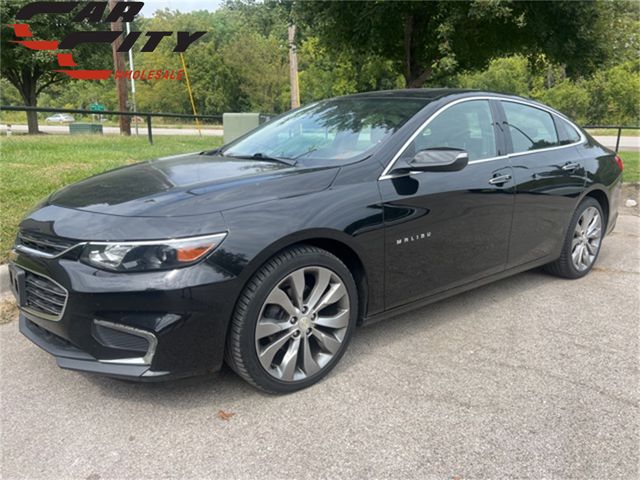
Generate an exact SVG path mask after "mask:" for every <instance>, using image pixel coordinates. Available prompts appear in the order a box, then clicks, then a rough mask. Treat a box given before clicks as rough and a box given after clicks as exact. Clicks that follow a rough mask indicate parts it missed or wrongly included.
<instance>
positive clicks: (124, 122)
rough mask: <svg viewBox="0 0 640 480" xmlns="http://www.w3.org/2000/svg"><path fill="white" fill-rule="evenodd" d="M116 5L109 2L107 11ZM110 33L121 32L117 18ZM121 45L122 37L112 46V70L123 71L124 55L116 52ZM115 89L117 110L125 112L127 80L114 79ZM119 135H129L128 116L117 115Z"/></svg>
mask: <svg viewBox="0 0 640 480" xmlns="http://www.w3.org/2000/svg"><path fill="white" fill-rule="evenodd" d="M117 3H118V0H109V10H113V8H114V7H115V6H116V4H117ZM111 31H114V32H115V31H117V32H122V19H121V18H118V20H116V21H115V22H111ZM121 44H122V36H119V37H118V38H117V39H116V40H115V41H114V42H113V43H112V44H111V48H112V50H113V68H114V69H115V70H116V71H124V70H125V63H124V53H121V52H118V48H119V47H120V45H121ZM116 88H117V90H118V110H119V111H121V112H126V111H128V110H129V109H128V108H127V80H126V79H125V78H123V77H120V78H118V77H116ZM118 120H119V124H120V134H121V135H131V117H130V116H128V115H118Z"/></svg>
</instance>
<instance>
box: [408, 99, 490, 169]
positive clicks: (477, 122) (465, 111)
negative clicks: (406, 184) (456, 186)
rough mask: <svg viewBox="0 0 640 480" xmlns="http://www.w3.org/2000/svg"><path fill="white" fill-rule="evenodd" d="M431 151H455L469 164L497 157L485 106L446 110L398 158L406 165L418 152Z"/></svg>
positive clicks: (469, 104)
mask: <svg viewBox="0 0 640 480" xmlns="http://www.w3.org/2000/svg"><path fill="white" fill-rule="evenodd" d="M433 148H459V149H461V150H464V151H466V152H467V153H468V154H469V160H480V159H483V158H490V157H495V156H497V150H496V137H495V133H494V128H493V119H492V116H491V107H490V106H489V102H488V101H487V100H469V101H467V102H462V103H458V104H456V105H453V106H452V107H449V108H447V109H446V110H444V111H443V112H441V113H440V114H439V115H438V116H437V117H435V118H434V119H433V120H431V121H430V122H429V123H428V124H427V126H426V127H424V128H423V129H422V131H421V132H420V133H419V134H418V136H417V137H416V138H415V139H414V140H413V142H411V144H410V145H409V146H408V147H407V149H406V150H405V151H404V152H403V154H402V157H401V158H402V159H404V160H406V161H409V160H411V158H413V156H414V155H415V154H416V153H418V152H419V151H420V150H425V149H433Z"/></svg>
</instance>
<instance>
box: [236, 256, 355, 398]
mask: <svg viewBox="0 0 640 480" xmlns="http://www.w3.org/2000/svg"><path fill="white" fill-rule="evenodd" d="M356 292H357V290H356V285H355V282H354V280H353V277H352V275H351V273H350V272H349V270H348V269H347V267H346V266H345V265H344V264H343V263H342V262H341V261H340V260H339V259H338V258H337V257H335V256H334V255H332V254H331V253H329V252H327V251H325V250H321V249H319V248H316V247H312V246H306V245H301V246H296V247H292V248H290V249H288V250H286V251H284V252H282V253H280V254H278V255H276V256H275V257H273V258H272V259H271V260H269V261H268V262H267V263H266V264H265V265H264V266H263V267H262V268H261V269H260V270H259V271H258V272H257V273H256V274H255V275H254V276H253V278H252V279H251V280H250V281H249V284H248V285H247V287H246V288H245V289H244V291H243V293H242V294H241V296H240V300H239V302H238V305H237V306H236V311H235V313H234V317H233V320H232V324H231V329H230V332H229V336H228V339H227V363H228V364H229V365H230V366H231V368H233V369H234V370H235V371H236V372H237V373H238V374H239V375H240V376H241V377H242V378H244V379H245V380H247V381H248V382H249V383H251V384H252V385H254V386H256V387H258V388H260V389H262V390H265V391H268V392H275V393H287V392H293V391H296V390H300V389H302V388H305V387H308V386H310V385H312V384H314V383H316V382H317V381H318V380H320V379H321V378H322V377H324V376H325V375H326V374H327V373H329V371H330V370H331V369H332V368H333V367H334V366H335V365H336V363H337V362H338V361H339V360H340V358H341V357H342V355H343V354H344V352H345V350H346V348H347V345H348V343H349V340H350V339H351V334H352V332H353V328H354V326H355V323H356V318H357V305H358V301H357V293H356Z"/></svg>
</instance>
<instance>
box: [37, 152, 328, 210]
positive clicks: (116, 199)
mask: <svg viewBox="0 0 640 480" xmlns="http://www.w3.org/2000/svg"><path fill="white" fill-rule="evenodd" d="M337 172H338V167H335V166H334V167H325V168H317V167H315V168H310V167H304V166H295V167H291V166H288V165H285V164H283V163H280V162H268V161H262V160H259V161H256V160H244V159H235V158H228V157H222V156H219V155H206V154H199V153H197V154H187V155H180V156H175V157H168V158H163V159H158V160H155V161H150V162H144V163H139V164H136V165H130V166H127V167H122V168H119V169H117V170H112V171H110V172H106V173H103V174H100V175H96V176H94V177H91V178H88V179H86V180H83V181H81V182H79V183H76V184H73V185H70V186H68V187H66V188H64V189H62V190H60V191H58V192H57V193H55V194H53V195H52V196H51V197H50V198H49V200H48V203H49V204H51V205H56V206H59V207H65V208H73V209H76V210H82V211H86V212H95V213H102V214H109V215H120V216H139V217H172V216H185V215H201V214H204V213H211V212H216V211H223V210H228V209H231V208H235V207H239V206H244V205H248V204H251V203H256V202H263V201H267V200H271V199H276V198H284V197H290V196H298V195H303V194H306V193H311V192H314V191H320V190H324V189H325V188H328V187H329V186H330V185H331V182H332V181H333V179H334V178H335V176H336V174H337Z"/></svg>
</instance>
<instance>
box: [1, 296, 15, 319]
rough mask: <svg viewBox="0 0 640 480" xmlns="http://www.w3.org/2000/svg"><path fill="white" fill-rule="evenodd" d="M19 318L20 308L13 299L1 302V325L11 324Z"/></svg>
mask: <svg viewBox="0 0 640 480" xmlns="http://www.w3.org/2000/svg"><path fill="white" fill-rule="evenodd" d="M16 318H18V307H17V306H16V302H15V300H14V299H13V298H7V299H4V300H0V324H3V323H9V322H10V321H12V320H15V319H16Z"/></svg>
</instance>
